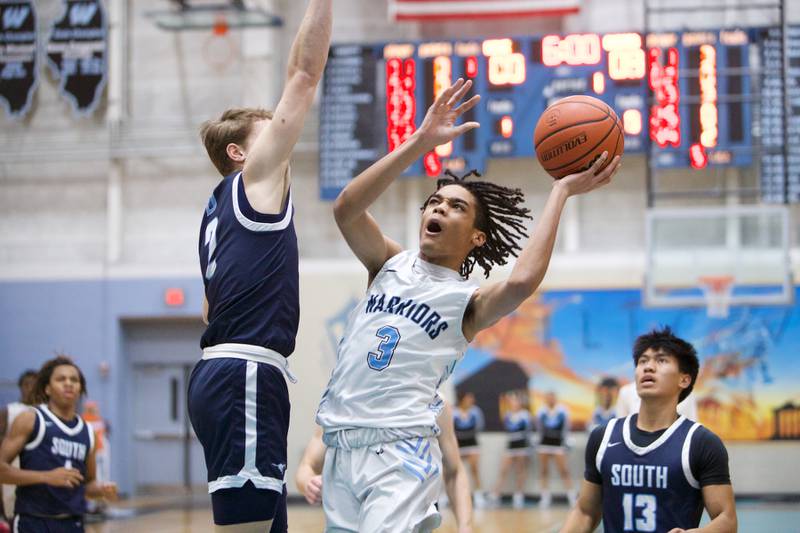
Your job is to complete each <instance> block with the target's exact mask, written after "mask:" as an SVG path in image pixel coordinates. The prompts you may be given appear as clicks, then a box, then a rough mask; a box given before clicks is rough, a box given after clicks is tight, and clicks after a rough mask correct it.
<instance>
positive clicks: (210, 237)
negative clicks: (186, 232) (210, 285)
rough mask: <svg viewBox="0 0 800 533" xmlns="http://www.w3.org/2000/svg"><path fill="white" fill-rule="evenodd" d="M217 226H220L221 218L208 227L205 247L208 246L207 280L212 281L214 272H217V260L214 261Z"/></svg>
mask: <svg viewBox="0 0 800 533" xmlns="http://www.w3.org/2000/svg"><path fill="white" fill-rule="evenodd" d="M217 224H219V217H216V218H214V219H213V220H212V221H211V222H209V223H208V226H206V238H205V245H206V246H208V264H207V265H206V279H211V277H212V276H213V275H214V272H215V271H216V270H217V260H216V259H214V260H212V259H211V258H212V257H214V252H215V251H216V249H217Z"/></svg>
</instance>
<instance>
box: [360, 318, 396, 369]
mask: <svg viewBox="0 0 800 533" xmlns="http://www.w3.org/2000/svg"><path fill="white" fill-rule="evenodd" d="M375 336H376V337H378V338H379V339H381V342H380V344H378V349H377V350H376V351H374V352H369V355H367V364H368V365H369V367H370V368H371V369H372V370H377V371H378V372H380V371H381V370H383V369H385V368H386V367H388V366H389V364H391V362H392V356H393V355H394V350H395V348H397V343H398V342H400V332H399V331H397V328H395V327H392V326H383V327H382V328H380V329H379V330H378V331H377V333H375Z"/></svg>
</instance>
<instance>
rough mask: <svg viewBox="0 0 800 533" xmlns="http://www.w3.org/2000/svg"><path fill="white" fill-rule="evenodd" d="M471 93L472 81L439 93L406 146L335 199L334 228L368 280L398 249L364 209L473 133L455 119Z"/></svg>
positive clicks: (470, 102) (473, 125) (475, 100)
mask: <svg viewBox="0 0 800 533" xmlns="http://www.w3.org/2000/svg"><path fill="white" fill-rule="evenodd" d="M471 87H472V82H471V81H467V82H466V83H465V82H464V80H462V79H459V80H458V81H457V82H456V83H455V84H454V85H452V86H451V87H450V88H449V89H447V90H446V91H444V92H443V93H442V94H441V95H440V96H439V98H437V99H436V101H435V102H434V103H433V105H432V106H431V107H430V109H428V114H427V115H426V116H425V120H423V122H422V125H421V126H420V128H419V129H418V130H417V131H416V132H415V133H414V134H413V135H412V136H411V137H410V138H409V139H408V140H407V141H406V142H405V143H403V144H402V145H401V146H400V147H399V148H397V149H396V150H395V151H393V152H392V153H390V154H389V155H387V156H385V157H384V158H383V159H381V160H380V161H378V162H377V163H375V164H374V165H372V166H371V167H369V168H368V169H367V170H365V171H364V172H362V173H361V174H359V175H358V176H356V177H355V178H354V179H353V180H352V181H351V182H350V183H348V184H347V187H345V188H344V190H343V191H342V192H341V193H340V194H339V197H338V198H336V203H335V204H334V206H333V214H334V217H335V218H336V224H337V225H338V226H339V230H340V231H341V232H342V235H343V236H344V238H345V240H346V241H347V244H348V245H349V246H350V249H351V250H353V253H354V254H355V255H356V257H358V259H359V260H360V261H361V263H362V264H363V265H364V266H365V267H366V268H367V271H368V272H369V274H370V280H372V278H373V277H374V275H375V274H376V273H377V271H378V269H380V267H381V266H382V265H383V264H384V263H385V262H386V261H387V260H388V259H389V258H390V257H392V256H394V255H396V254H398V253H399V252H400V250H401V248H400V245H399V244H397V243H396V242H394V241H392V240H391V239H389V238H388V237H386V236H384V235H383V233H382V232H381V229H380V227H379V226H378V224H377V222H376V221H375V219H374V218H373V217H372V215H370V214H369V212H367V209H368V208H369V206H370V205H372V203H373V202H374V201H375V200H377V199H378V197H379V196H380V195H381V194H383V192H384V191H385V190H386V189H387V188H388V187H389V185H391V184H392V182H393V181H394V180H395V179H396V178H397V177H398V176H400V174H402V173H403V171H404V170H405V169H406V168H408V167H409V166H410V165H411V164H412V163H413V162H414V161H416V160H417V159H419V158H420V157H422V156H423V155H425V154H426V153H427V152H429V151H430V150H433V149H434V148H435V147H437V146H439V145H440V144H445V143H448V142H450V141H452V140H453V139H455V138H456V137H458V136H459V135H461V134H463V133H466V132H467V131H469V130H472V129H474V128H477V127H478V123H477V122H467V123H465V124H462V125H460V126H456V125H455V123H456V120H457V119H458V117H460V116H461V115H462V114H463V113H464V112H466V111H468V110H469V109H472V107H474V106H475V104H477V103H478V101H479V99H480V97H479V96H473V97H472V98H470V99H469V100H467V101H466V102H464V103H463V104H461V105H458V104H459V102H461V100H462V99H463V98H464V96H465V95H466V94H467V92H468V91H469V90H470V88H471Z"/></svg>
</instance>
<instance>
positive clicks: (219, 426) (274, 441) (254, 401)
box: [188, 358, 289, 531]
mask: <svg viewBox="0 0 800 533" xmlns="http://www.w3.org/2000/svg"><path fill="white" fill-rule="evenodd" d="M188 407H189V419H190V420H191V422H192V427H193V428H194V431H195V433H196V434H197V437H198V439H199V440H200V443H201V444H202V445H203V452H204V453H205V459H206V468H207V469H208V492H209V493H211V504H212V508H213V512H214V523H215V524H217V525H221V526H222V525H231V524H244V523H247V522H260V521H264V520H274V522H273V528H272V531H285V530H286V526H285V521H286V488H285V486H284V485H285V475H286V436H287V433H288V430H289V391H288V388H287V386H286V379H285V378H284V375H283V373H282V372H281V370H280V369H278V368H276V367H274V366H272V365H269V364H264V363H256V362H253V361H247V360H243V359H234V358H219V359H208V360H201V361H200V362H199V363H197V365H196V366H195V367H194V370H193V371H192V376H191V378H190V379H189V401H188ZM281 518H282V519H283V522H284V525H280V524H278V522H279V521H280V520H281ZM276 527H277V528H278V529H276ZM281 527H283V529H281Z"/></svg>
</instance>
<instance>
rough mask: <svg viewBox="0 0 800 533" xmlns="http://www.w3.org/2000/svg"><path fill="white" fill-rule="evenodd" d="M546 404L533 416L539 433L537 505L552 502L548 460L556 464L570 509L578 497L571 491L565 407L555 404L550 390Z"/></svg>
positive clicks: (567, 426)
mask: <svg viewBox="0 0 800 533" xmlns="http://www.w3.org/2000/svg"><path fill="white" fill-rule="evenodd" d="M544 401H545V405H544V407H542V408H541V409H539V412H538V413H537V414H536V430H537V431H538V433H539V444H538V446H537V451H538V452H539V464H540V465H541V480H540V483H541V490H542V498H541V500H539V505H540V506H541V507H543V508H546V507H549V506H550V503H551V502H552V496H551V494H550V479H549V477H550V468H549V467H550V460H551V459H552V460H553V461H555V463H556V466H557V467H558V471H559V473H560V474H561V480H562V482H563V484H564V488H565V489H566V491H567V499H568V500H569V504H570V506H572V505H574V504H575V502H576V501H577V499H578V495H577V493H576V492H575V490H574V489H573V488H572V480H571V479H570V477H569V468H568V466H567V459H568V457H567V431H569V413H568V412H567V408H566V407H564V406H563V405H561V404H559V403H558V398H556V393H555V392H553V391H550V392H548V393H547V394H546V395H545V399H544Z"/></svg>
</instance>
